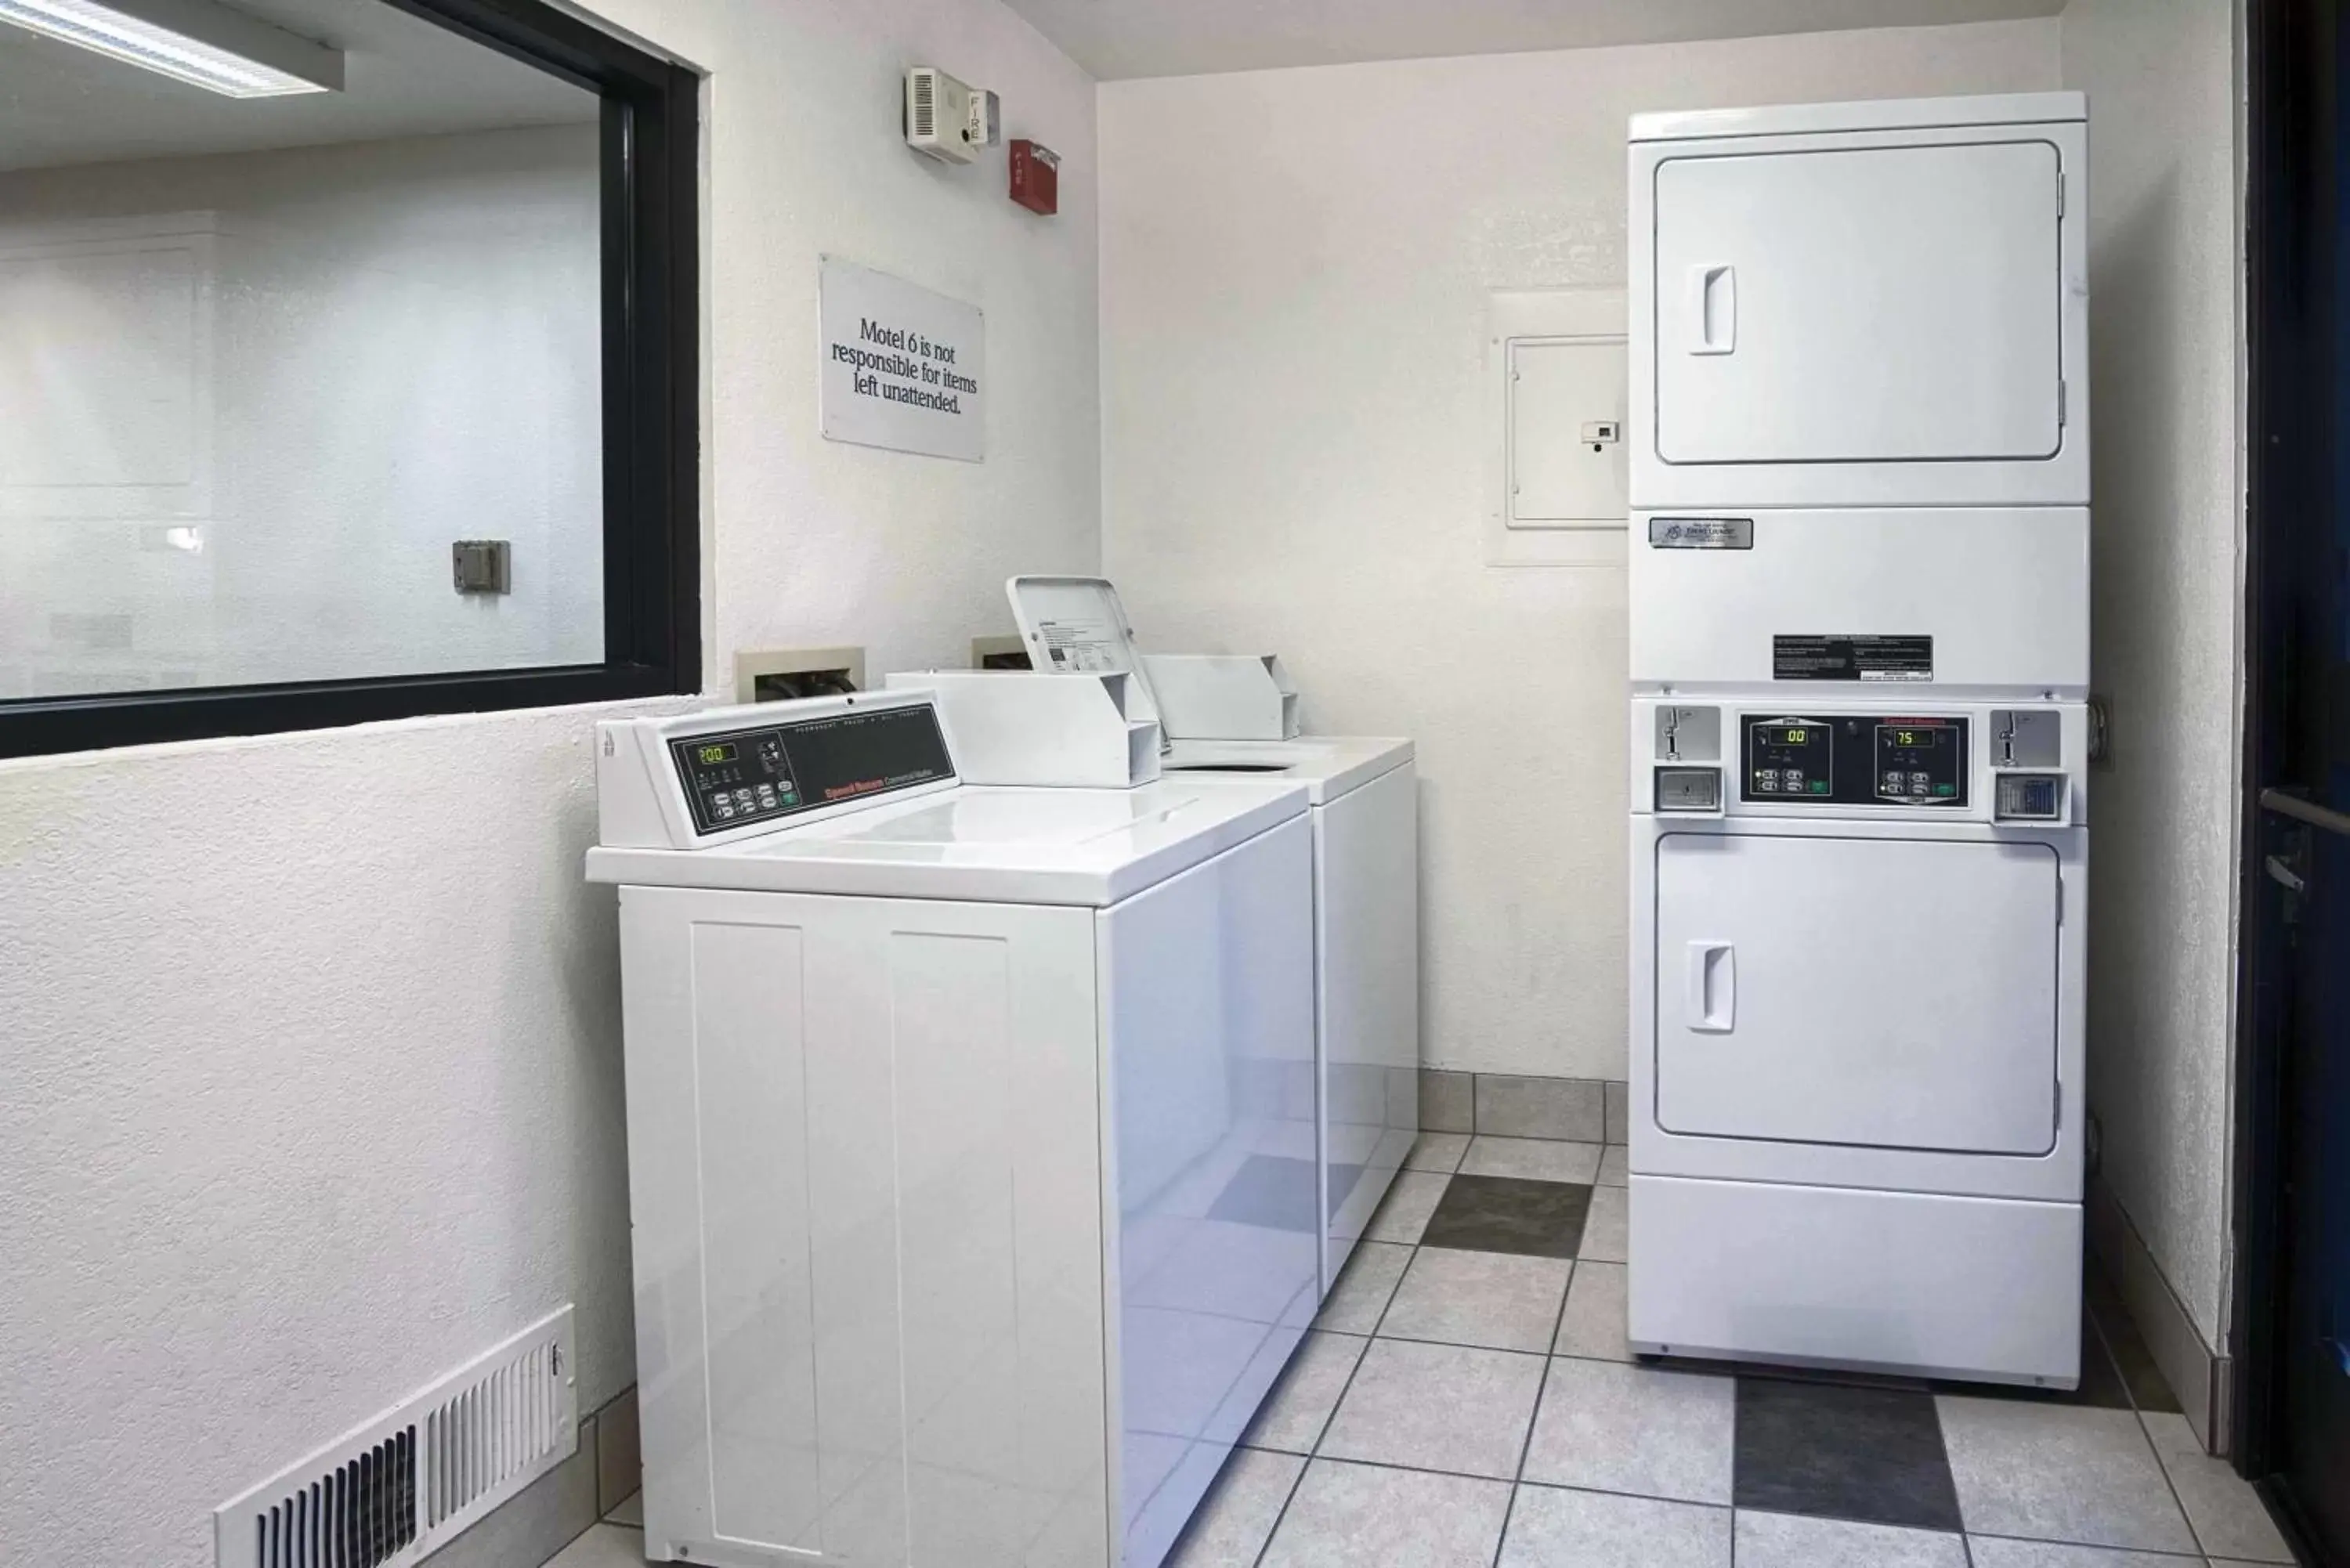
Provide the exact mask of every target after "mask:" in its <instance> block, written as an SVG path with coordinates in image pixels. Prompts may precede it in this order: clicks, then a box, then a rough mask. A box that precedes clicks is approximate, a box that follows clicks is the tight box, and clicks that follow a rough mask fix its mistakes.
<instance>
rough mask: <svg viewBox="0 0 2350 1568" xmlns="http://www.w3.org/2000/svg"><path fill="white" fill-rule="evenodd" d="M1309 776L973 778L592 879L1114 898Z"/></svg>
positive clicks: (599, 858) (1202, 851)
mask: <svg viewBox="0 0 2350 1568" xmlns="http://www.w3.org/2000/svg"><path fill="white" fill-rule="evenodd" d="M1306 805H1307V796H1306V792H1305V789H1304V788H1302V787H1301V786H1299V785H1297V784H1270V783H1268V784H1242V783H1240V782H1238V781H1220V782H1218V783H1216V784H1206V785H1193V784H1187V783H1184V782H1182V781H1178V780H1161V781H1159V782H1158V783H1155V784H1143V785H1140V786H1139V787H1137V788H1134V789H1118V790H1111V789H1007V788H995V787H992V786H987V785H977V784H966V785H962V786H960V787H958V788H954V789H951V790H947V791H945V792H943V793H940V794H924V795H917V796H913V797H910V798H907V799H901V800H897V801H892V802H889V803H888V804H885V805H876V806H872V807H870V808H868V809H866V810H862V811H855V812H850V813H847V814H846V815H838V816H833V817H829V818H827V819H825V820H823V821H820V822H811V823H808V824H806V826H798V827H785V828H780V829H778V830H776V831H775V832H773V833H768V834H764V835H761V836H755V837H748V838H740V839H736V840H734V841H733V842H731V843H725V844H717V845H712V846H708V847H705V848H701V849H656V848H643V849H627V848H598V849H594V850H590V851H589V852H588V857H587V873H588V876H589V877H590V878H591V879H592V880H595V881H598V882H619V883H627V884H630V885H634V886H648V887H664V888H739V889H743V890H747V891H754V892H773V893H833V894H849V895H859V896H864V897H870V898H954V899H966V900H970V901H973V902H980V903H1004V904H1075V905H1087V906H1092V907H1096V908H1100V907H1104V906H1107V905H1110V904H1114V903H1117V902H1118V901H1119V900H1120V899H1123V898H1131V897H1132V896H1133V895H1135V894H1136V893H1139V892H1141V891H1142V890H1143V889H1145V888H1150V887H1153V886H1155V885H1157V884H1158V883H1159V882H1163V881H1165V880H1166V879H1167V878H1168V877H1172V876H1175V875H1176V874H1177V873H1179V872H1181V871H1185V870H1188V869H1190V868H1191V867H1193V866H1197V865H1199V864H1200V863H1201V862H1202V861H1205V860H1208V859H1210V858H1211V857H1214V856H1216V855H1219V854H1222V852H1223V851H1224V850H1227V849H1230V848H1232V846H1235V845H1238V844H1241V843H1244V842H1245V841H1247V840H1248V839H1250V838H1253V837H1254V836H1257V835H1258V834H1260V833H1263V832H1264V831H1265V830H1266V829H1268V828H1270V827H1274V826H1278V825H1279V824H1280V823H1282V822H1284V821H1285V820H1287V819H1288V818H1291V817H1294V816H1298V815H1303V814H1304V813H1305V810H1306Z"/></svg>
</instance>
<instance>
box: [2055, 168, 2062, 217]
mask: <svg viewBox="0 0 2350 1568" xmlns="http://www.w3.org/2000/svg"><path fill="white" fill-rule="evenodd" d="M2056 215H2057V216H2058V217H2060V218H2061V217H2063V216H2064V171H2063V170H2062V169H2059V170H2058V171H2056Z"/></svg>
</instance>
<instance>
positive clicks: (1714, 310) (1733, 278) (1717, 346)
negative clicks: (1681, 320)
mask: <svg viewBox="0 0 2350 1568" xmlns="http://www.w3.org/2000/svg"><path fill="white" fill-rule="evenodd" d="M1689 291H1690V297H1689V313H1690V348H1689V351H1690V353H1692V354H1728V353H1731V352H1732V351H1734V350H1735V349H1736V348H1737V347H1738V269H1737V268H1736V267H1734V266H1731V265H1729V264H1727V263H1724V262H1707V263H1703V264H1700V265H1697V266H1693V267H1691V268H1690V269H1689Z"/></svg>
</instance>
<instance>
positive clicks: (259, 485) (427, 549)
mask: <svg viewBox="0 0 2350 1568" xmlns="http://www.w3.org/2000/svg"><path fill="white" fill-rule="evenodd" d="M580 96H581V99H582V101H583V103H587V104H588V105H589V108H588V111H587V112H588V113H589V114H590V118H589V119H587V120H586V121H585V122H584V123H581V124H578V125H567V126H556V127H547V128H543V129H534V130H502V131H486V132H480V133H475V134H472V135H465V136H446V137H421V138H416V139H412V140H398V141H378V142H359V143H349V144H344V145H338V146H333V147H313V148H300V149H296V150H294V151H282V152H248V153H238V154H234V155H230V156H224V157H210V158H185V159H162V160H152V161H144V162H139V163H119V164H99V165H91V166H83V167H77V168H70V169H42V170H34V171H23V172H17V173H10V174H0V281H5V279H6V278H7V277H8V276H9V275H10V274H11V270H12V269H13V270H14V271H16V272H17V273H23V272H26V271H30V270H35V269H37V270H38V271H40V272H41V273H44V274H47V275H48V276H47V288H46V290H45V291H43V292H42V293H38V294H32V293H26V294H20V295H18V296H16V298H17V299H18V301H19V302H20V303H19V307H18V310H17V313H16V316H15V317H14V318H6V319H0V408H21V409H35V410H44V411H45V412H46V413H47V415H48V416H49V417H50V418H51V419H59V420H61V422H62V424H63V425H64V427H65V428H63V429H59V430H45V431H42V432H41V437H42V442H43V444H44V445H47V446H51V447H57V446H63V447H66V448H68V450H78V452H81V453H82V454H83V455H82V458H81V461H80V462H78V464H76V465H75V469H76V472H75V477H76V478H77V479H78V483H76V484H72V485H51V486H36V485H28V484H26V483H21V482H20V483H11V479H12V477H15V478H18V479H19V480H21V478H22V477H23V476H21V475H16V476H12V474H11V473H10V472H9V464H7V463H6V462H0V697H14V696H45V695H51V694H56V693H67V692H84V691H109V690H113V689H116V688H118V687H126V686H189V685H233V684H239V683H243V682H248V681H264V680H323V679H332V678H342V677H351V676H371V675H384V674H396V673H399V672H400V671H401V670H414V669H419V668H431V669H436V670H474V669H488V668H494V667H498V666H504V665H517V664H577V663H592V662H594V661H595V659H597V658H598V656H599V652H600V649H601V648H602V645H603V609H602V602H603V564H602V562H603V556H602V549H603V542H602V528H603V512H604V475H603V462H602V451H601V433H600V432H601V420H602V414H603V406H602V394H601V391H600V385H601V383H600V379H599V377H600V363H601V357H602V347H601V337H600V327H601V294H600V287H601V279H600V270H599V261H598V238H599V235H598V226H597V224H598V218H597V201H598V189H599V188H598V175H597V139H598V131H597V128H596V124H595V121H594V119H593V118H592V102H591V100H588V99H587V95H586V94H584V93H583V94H581V95H580ZM191 222H193V223H201V224H202V225H203V226H205V227H207V228H209V229H210V231H211V234H210V237H209V239H208V240H207V241H205V242H203V243H204V244H205V249H206V253H207V254H208V258H209V259H208V262H207V263H206V264H205V265H204V272H203V274H202V275H199V276H198V277H197V278H196V279H195V280H194V282H195V297H194V299H193V301H192V304H193V306H194V308H193V310H192V311H191V310H190V308H189V304H190V302H189V301H188V300H187V298H186V296H185V295H184V293H182V294H180V296H179V297H176V298H166V297H163V296H164V295H165V294H166V292H167V291H184V290H185V289H186V288H187V287H188V284H189V281H190V280H189V279H188V278H187V277H186V276H185V275H172V274H160V275H149V276H148V278H147V280H146V281H145V284H144V286H132V287H130V288H128V289H126V288H124V287H123V286H122V280H121V277H120V272H119V270H118V269H115V268H107V269H105V270H104V271H102V272H101V271H100V270H99V265H98V264H99V260H100V258H99V257H98V256H90V255H84V256H82V257H80V258H78V259H77V258H76V257H74V256H73V255H71V254H68V256H67V257H66V258H64V259H61V260H57V261H43V260H37V259H35V260H26V259H19V260H16V261H13V262H12V261H11V260H10V259H9V257H10V256H11V255H12V254H13V255H15V256H17V257H20V258H26V257H37V256H39V254H40V253H41V250H42V248H43V247H44V246H47V247H56V246H59V245H63V246H66V247H69V248H73V247H80V248H85V249H86V248H88V247H104V246H107V245H109V244H119V243H120V240H119V238H115V239H110V238H106V237H100V236H120V235H125V234H138V233H141V232H145V231H151V230H154V229H156V228H159V227H160V228H161V229H164V230H166V231H169V230H172V229H174V228H184V227H187V226H189V225H190V223H191ZM118 259H119V258H118ZM78 280H79V282H80V284H81V287H80V289H79V290H78V293H79V294H80V295H81V296H83V297H81V298H79V299H76V298H74V297H73V292H74V291H75V285H76V283H77V281H78ZM61 291H65V292H66V297H64V298H62V299H61V298H59V297H58V295H59V293H60V292H61ZM126 296H127V297H126ZM9 297H10V296H7V295H6V294H5V293H0V318H5V317H8V316H9V310H8V305H7V300H8V299H9ZM76 306H79V307H80V308H78V309H77V308H76ZM57 317H67V318H68V319H67V321H66V323H65V324H64V325H63V326H62V327H60V326H58V325H57V322H56V318H57ZM73 317H85V318H86V319H85V320H83V321H81V322H75V321H74V320H73V319H72V318H73ZM192 318H193V320H194V321H196V322H207V321H208V322H209V331H208V332H204V331H199V332H198V333H197V334H196V335H195V336H196V337H197V339H198V341H199V343H200V344H201V343H203V342H205V341H207V340H208V345H209V348H208V351H206V350H205V349H204V348H199V349H198V351H197V352H196V353H195V354H193V355H192V360H193V362H192V364H189V365H187V366H186V367H185V369H183V370H182V378H184V380H185V381H192V382H194V383H196V385H194V386H193V387H192V388H189V389H186V390H192V392H193V393H194V396H193V397H192V399H191V398H187V397H185V395H184V392H183V389H182V388H179V387H174V388H169V389H166V388H163V387H159V386H156V385H152V384H151V381H153V380H158V379H161V377H160V376H156V377H147V376H140V375H121V374H116V375H112V376H109V375H108V374H107V373H106V371H107V369H111V368H112V364H109V361H111V362H112V363H113V364H119V363H120V360H119V358H117V357H119V356H120V355H122V354H123V353H124V352H125V349H126V347H127V346H126V345H125V344H124V343H123V342H121V341H120V337H122V336H124V333H123V331H122V327H129V329H130V330H129V335H130V336H131V337H150V336H151V337H155V338H157V339H163V340H168V339H170V338H171V337H173V336H175V332H174V328H175V327H176V336H178V337H180V338H181V339H182V342H184V341H185V340H186V338H187V337H188V335H189V334H188V328H189V327H190V325H191V320H192ZM118 324H120V325H118ZM45 327H47V330H44V328H45ZM172 347H173V346H172V345H170V344H169V343H168V342H166V341H158V342H156V343H155V344H154V345H152V346H151V347H150V348H148V349H147V352H148V353H149V354H150V355H151V356H154V357H155V359H154V361H153V362H156V363H158V364H161V362H163V361H164V360H165V359H167V358H172ZM132 351H133V352H136V351H137V350H136V349H133V350H132ZM182 378H174V379H182ZM77 394H79V395H77ZM148 425H152V426H157V427H161V428H155V429H149V430H137V427H140V426H148ZM134 430H137V433H138V434H139V435H141V436H144V437H145V438H146V439H145V440H141V441H134V440H131V439H128V438H129V437H130V434H131V433H132V431H134ZM172 447H176V448H177V449H178V452H175V453H173V455H175V456H176V455H178V454H179V453H181V452H183V453H185V454H186V456H187V457H188V458H189V459H190V460H192V461H191V462H189V463H188V471H190V472H192V477H193V479H194V481H195V482H194V483H185V484H178V485H164V486H160V487H157V488H156V489H153V490H147V489H139V490H120V489H117V488H116V487H117V486H120V485H122V484H123V483H125V482H126V479H128V478H129V477H130V476H131V475H138V476H141V477H143V476H146V475H149V474H152V473H154V472H157V469H156V468H155V467H154V466H153V464H154V462H155V458H154V457H148V459H147V462H146V463H145V464H140V463H139V462H138V461H137V460H138V459H139V458H140V457H141V456H143V455H146V454H145V453H144V452H142V451H141V449H142V448H159V449H169V448H172ZM156 455H158V456H160V455H161V452H157V454H156ZM26 459H27V462H26V466H27V467H31V468H35V469H37V468H38V467H40V466H41V462H40V459H39V457H38V455H37V454H36V453H27V454H26ZM93 492H95V493H97V494H100V495H106V496H109V497H119V501H118V504H117V505H115V506H113V507H108V506H104V505H93V504H92V497H93ZM121 503H128V504H127V505H125V504H121ZM169 525H181V526H187V527H192V528H195V529H198V530H200V532H201V538H202V544H203V548H202V550H201V551H200V552H193V553H191V552H187V551H182V550H180V549H175V548H172V546H171V545H169V544H168V543H166V542H164V541H163V540H162V539H161V538H160V537H159V535H161V532H162V528H163V527H164V526H169ZM484 537H489V538H502V539H507V540H510V541H512V543H513V545H514V592H513V593H512V594H510V595H504V596H467V597H460V596H458V595H457V594H455V593H453V592H452V591H451V588H450V586H449V545H450V542H451V541H452V540H454V539H463V538H484ZM57 617H63V618H66V619H65V622H64V624H65V627H66V628H67V633H66V635H63V636H60V635H58V625H59V623H58V621H57V620H56V619H54V618H57ZM90 617H102V618H114V619H116V621H117V623H118V624H120V622H121V621H125V620H127V623H128V626H127V630H128V633H129V636H128V639H127V642H128V646H124V647H99V648H95V649H94V648H91V647H89V646H88V642H89V640H90V639H88V638H86V637H85V638H82V639H77V638H76V637H75V636H74V635H73V628H76V627H86V626H87V625H88V621H87V619H86V618H90ZM100 640H104V639H100Z"/></svg>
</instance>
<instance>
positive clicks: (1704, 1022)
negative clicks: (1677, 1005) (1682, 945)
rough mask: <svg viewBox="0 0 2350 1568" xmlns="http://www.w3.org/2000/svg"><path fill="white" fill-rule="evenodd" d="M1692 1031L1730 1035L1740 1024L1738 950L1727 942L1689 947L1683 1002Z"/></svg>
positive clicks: (1692, 943)
mask: <svg viewBox="0 0 2350 1568" xmlns="http://www.w3.org/2000/svg"><path fill="white" fill-rule="evenodd" d="M1683 1002H1684V1004H1685V1006H1686V1009H1687V1012H1688V1019H1689V1027H1690V1031H1691V1032H1692V1033H1698V1034H1727V1033H1730V1032H1731V1030H1732V1029H1734V1028H1736V1027H1737V1024H1738V950H1737V949H1736V948H1734V947H1732V946H1731V944H1730V943H1728V942H1711V941H1693V942H1691V943H1690V945H1689V983H1688V989H1687V992H1686V995H1685V996H1684V998H1683Z"/></svg>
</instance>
